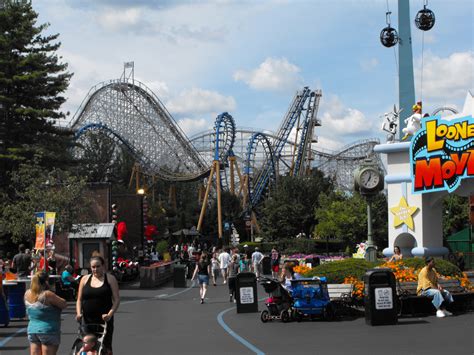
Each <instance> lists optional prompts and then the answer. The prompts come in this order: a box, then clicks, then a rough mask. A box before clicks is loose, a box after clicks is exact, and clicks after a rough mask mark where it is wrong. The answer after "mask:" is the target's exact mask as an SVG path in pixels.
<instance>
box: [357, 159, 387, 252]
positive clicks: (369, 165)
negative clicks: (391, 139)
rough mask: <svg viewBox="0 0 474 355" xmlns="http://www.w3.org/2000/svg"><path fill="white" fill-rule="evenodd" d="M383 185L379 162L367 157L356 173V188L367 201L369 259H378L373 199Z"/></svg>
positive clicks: (367, 249)
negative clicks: (373, 226)
mask: <svg viewBox="0 0 474 355" xmlns="http://www.w3.org/2000/svg"><path fill="white" fill-rule="evenodd" d="M383 186H384V180H383V174H382V173H381V172H380V169H379V168H378V166H377V164H376V163H375V162H374V161H373V160H371V159H365V161H364V162H363V163H362V164H361V165H360V166H359V168H358V169H357V170H356V171H355V173H354V188H355V190H356V191H359V192H360V194H361V195H362V196H363V197H364V198H365V200H366V202H367V248H366V252H365V259H366V260H367V261H375V260H376V259H377V248H376V246H375V243H374V240H373V233H372V200H373V197H374V196H375V195H376V194H377V193H378V192H379V191H381V190H382V189H383Z"/></svg>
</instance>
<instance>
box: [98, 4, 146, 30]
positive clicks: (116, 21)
mask: <svg viewBox="0 0 474 355" xmlns="http://www.w3.org/2000/svg"><path fill="white" fill-rule="evenodd" d="M142 18H143V16H142V13H141V9H139V8H128V9H112V8H107V9H106V10H105V13H103V14H102V15H99V16H98V23H99V24H100V25H101V26H102V27H104V28H105V29H107V30H110V31H115V30H118V29H121V28H127V27H134V26H136V25H137V24H139V22H140V20H141V19H142Z"/></svg>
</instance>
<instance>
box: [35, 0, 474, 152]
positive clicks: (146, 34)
mask: <svg viewBox="0 0 474 355" xmlns="http://www.w3.org/2000/svg"><path fill="white" fill-rule="evenodd" d="M387 4H388V7H389V9H390V10H391V11H392V17H391V18H392V21H391V22H392V27H395V28H397V27H398V23H397V21H398V17H397V15H398V14H397V1H395V0H388V1H387V0H358V1H356V0H339V1H330V0H326V1H322V0H312V1H310V0H293V1H290V0H288V1H285V0H274V1H230V0H215V1H184V0H183V1H171V0H161V1H146V0H115V1H113V0H95V1H92V0H77V1H70V0H37V1H33V7H34V9H35V10H36V11H37V12H38V13H39V15H40V17H39V21H40V22H41V23H43V22H49V23H50V24H51V26H50V28H49V30H48V31H50V32H52V33H57V32H59V33H60V40H61V42H62V47H61V50H60V54H61V55H62V56H63V60H64V61H66V62H68V63H69V67H70V70H71V71H72V72H74V77H73V78H72V80H71V85H70V88H69V90H68V92H67V97H68V101H67V103H66V104H65V106H64V109H65V110H69V111H70V112H71V113H72V114H73V113H75V111H76V110H77V108H78V106H79V104H80V102H81V101H82V100H83V98H84V97H85V95H86V94H87V92H88V91H89V89H90V87H92V86H93V85H95V84H97V83H99V82H101V81H106V80H109V79H116V78H119V77H120V74H121V72H122V70H123V63H124V62H127V61H134V62H135V78H136V79H138V80H140V81H142V82H143V83H145V84H146V85H147V86H149V87H150V88H151V89H152V90H153V91H154V92H155V93H156V95H157V96H158V97H159V98H160V99H161V101H163V102H164V104H165V106H166V107H167V108H168V110H169V111H170V112H171V114H172V115H173V117H174V118H175V119H176V120H177V121H178V123H179V124H180V126H181V127H182V128H183V130H184V131H185V132H186V133H187V134H188V135H193V134H195V133H197V132H199V131H202V130H205V129H208V128H211V127H212V126H213V123H214V119H215V117H216V115H217V114H219V113H221V112H224V111H228V112H229V113H230V114H232V116H233V117H234V118H235V120H236V123H237V125H238V126H244V127H255V128H261V129H268V130H272V131H275V130H276V129H277V128H278V126H279V124H280V122H281V120H282V118H283V116H284V114H285V113H286V110H287V109H288V106H289V104H290V101H291V99H292V98H293V95H294V93H295V91H296V90H297V89H299V88H302V87H303V86H309V87H310V88H312V89H321V90H322V91H323V97H322V99H321V105H320V110H319V117H320V118H321V119H322V127H321V128H319V129H318V130H317V132H316V134H317V135H318V136H319V143H317V144H316V145H315V146H316V147H320V148H325V149H337V148H338V147H341V146H343V145H345V144H348V143H350V142H353V141H355V140H358V139H364V138H371V137H379V138H381V139H383V137H384V136H385V134H384V133H383V132H382V131H381V129H380V127H381V123H382V119H381V118H380V116H381V115H383V113H384V112H387V111H389V110H390V109H391V107H393V105H394V104H396V103H398V93H397V90H398V82H397V68H396V57H397V54H396V51H395V50H394V49H393V48H385V47H383V46H382V45H381V44H380V42H379V34H380V31H381V29H382V28H383V27H385V26H386V22H385V12H386V11H387ZM410 6H411V14H410V15H411V17H412V18H414V17H415V15H416V12H417V11H418V10H419V9H421V8H422V7H423V1H422V0H416V1H414V0H412V1H410ZM428 8H430V9H431V10H433V11H434V12H435V14H436V24H435V27H434V28H433V29H432V30H431V31H429V32H425V33H424V34H423V33H422V31H420V30H418V29H416V28H415V27H414V24H412V44H413V55H414V67H415V87H416V97H417V100H420V99H423V102H424V110H425V111H426V112H432V111H433V110H434V109H436V108H438V107H440V106H446V105H448V106H452V107H456V108H458V109H460V108H462V104H463V102H464V99H465V96H466V92H467V91H468V90H471V91H473V87H474V48H473V47H474V45H473V44H474V41H473V36H474V27H473V19H474V3H473V2H472V1H470V0H452V1H445V0H431V1H429V2H428ZM423 36H424V41H423V42H422V38H423ZM422 43H423V70H422V69H421V68H422V67H421V58H422ZM421 73H423V82H422V81H421ZM421 87H422V89H423V90H421Z"/></svg>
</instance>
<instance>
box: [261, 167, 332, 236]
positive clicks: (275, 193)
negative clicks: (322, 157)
mask: <svg viewBox="0 0 474 355" xmlns="http://www.w3.org/2000/svg"><path fill="white" fill-rule="evenodd" d="M332 190H333V183H332V181H331V180H330V179H329V178H326V177H324V175H323V173H322V172H320V171H318V170H314V171H313V174H312V175H310V176H305V177H292V176H284V177H281V178H280V180H279V181H278V184H277V186H276V188H275V189H274V190H272V191H271V193H270V197H269V198H268V199H267V200H266V201H265V203H264V206H263V209H262V211H261V216H260V221H259V222H260V223H261V228H262V234H263V236H264V238H265V239H267V240H276V239H279V238H294V237H296V235H298V234H299V233H301V232H304V233H305V234H306V235H307V236H309V235H311V233H312V230H313V228H314V226H315V225H316V223H317V219H316V218H315V215H314V210H315V209H316V208H317V207H319V196H320V194H321V193H329V192H331V191H332Z"/></svg>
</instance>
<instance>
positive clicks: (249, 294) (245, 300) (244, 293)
mask: <svg viewBox="0 0 474 355" xmlns="http://www.w3.org/2000/svg"><path fill="white" fill-rule="evenodd" d="M254 302H255V301H254V298H253V287H241V288H240V304H249V303H254Z"/></svg>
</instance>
